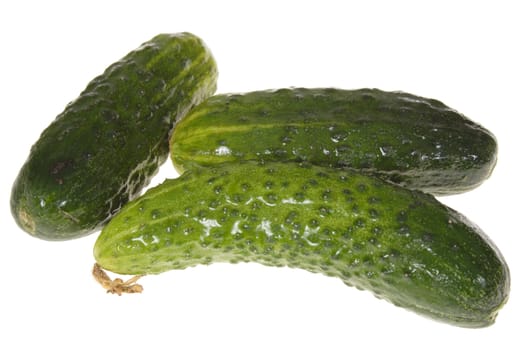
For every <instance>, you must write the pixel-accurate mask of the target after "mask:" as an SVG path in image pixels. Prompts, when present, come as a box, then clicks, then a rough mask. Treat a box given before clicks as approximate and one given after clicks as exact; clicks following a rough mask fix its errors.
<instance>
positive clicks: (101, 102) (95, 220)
mask: <svg viewBox="0 0 525 350" xmlns="http://www.w3.org/2000/svg"><path fill="white" fill-rule="evenodd" d="M217 74H218V73H217V67H216V63H215V60H214V58H213V57H212V55H211V52H210V51H209V50H208V48H207V47H206V46H205V45H204V43H203V42H202V41H201V39H200V38H198V37H196V36H194V35H192V34H190V33H178V34H160V35H158V36H156V37H154V38H153V39H151V40H150V41H148V42H145V43H144V44H143V45H141V46H140V47H139V48H137V49H136V50H134V51H132V52H130V53H129V54H128V55H127V56H125V57H124V58H122V59H121V60H119V61H118V62H116V63H114V64H112V65H111V66H110V67H108V68H107V69H106V70H105V71H104V73H103V74H102V75H100V76H98V77H96V78H95V79H93V80H92V81H91V82H90V83H89V84H88V86H87V87H86V89H85V90H84V91H83V92H82V93H81V94H80V96H79V97H78V98H77V99H76V100H74V101H73V102H71V103H70V104H68V105H67V107H66V108H65V110H64V111H63V112H62V113H61V114H60V115H58V117H57V118H56V119H55V121H53V123H52V124H51V125H49V127H48V128H47V129H46V130H44V131H43V133H42V134H41V136H40V138H39V140H38V141H37V142H36V143H35V144H34V145H33V147H32V148H31V152H30V154H29V157H28V159H27V161H26V163H25V164H24V165H23V167H22V169H21V170H20V173H19V175H18V177H17V179H16V181H15V183H14V186H13V190H12V195H11V210H12V213H13V216H14V217H15V219H16V221H17V223H18V224H19V225H20V227H21V228H23V229H24V230H25V231H27V232H29V233H30V234H32V235H34V236H35V237H39V238H43V239H46V240H66V239H72V238H77V237H81V236H83V235H86V234H88V233H90V232H93V231H94V230H96V229H98V228H99V227H100V226H101V225H102V224H104V223H105V222H106V221H107V220H108V219H109V218H110V217H111V216H112V215H114V213H115V212H117V211H118V210H119V209H120V208H121V206H122V205H123V204H124V203H126V202H127V201H129V200H130V199H132V198H134V197H135V196H136V195H138V194H139V193H140V191H141V190H142V188H143V187H144V186H146V185H147V184H148V183H149V181H150V179H151V177H152V176H153V175H154V174H155V173H156V172H157V170H158V167H159V166H160V164H161V163H163V162H164V161H165V160H166V159H167V157H168V152H169V133H170V131H171V129H172V128H173V125H174V122H175V121H176V120H178V119H180V118H181V117H183V116H184V115H185V114H186V113H187V112H188V111H189V109H190V108H192V107H193V106H195V105H196V104H198V103H200V102H201V101H203V100H204V99H205V98H207V97H209V96H210V95H212V94H213V93H214V92H215V90H216V81H217Z"/></svg>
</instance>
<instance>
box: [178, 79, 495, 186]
mask: <svg viewBox="0 0 525 350" xmlns="http://www.w3.org/2000/svg"><path fill="white" fill-rule="evenodd" d="M170 147H171V158H172V161H173V163H174V165H175V167H176V168H177V169H178V170H179V171H184V169H186V168H189V167H191V165H192V164H199V165H212V164H216V163H219V162H224V161H234V160H249V159H263V160H266V161H283V160H294V161H306V162H309V163H312V164H316V165H322V166H331V167H338V168H340V167H350V168H355V169H360V170H363V171H369V172H373V173H374V174H376V175H377V176H380V177H382V178H384V179H387V180H389V181H393V182H395V183H398V184H401V185H403V186H405V187H408V188H411V189H417V190H422V191H424V192H428V193H431V194H434V195H450V194H456V193H461V192H465V191H468V190H471V189H473V188H475V187H477V186H479V185H480V184H481V183H482V182H483V181H484V180H485V179H487V178H488V177H489V176H490V175H491V173H492V170H493V168H494V166H495V164H496V160H497V141H496V138H495V137H494V135H493V134H491V133H490V132H489V131H488V130H486V129H485V128H483V127H482V126H481V125H478V124H476V123H474V122H473V121H471V120H470V119H468V118H466V117H465V116H464V115H462V114H460V113H458V112H457V111H455V110H452V109H451V108H449V107H447V106H446V105H444V104H443V103H441V102H439V101H437V100H433V99H428V98H424V97H420V96H415V95H412V94H408V93H403V92H386V91H382V90H378V89H360V90H341V89H328V88H325V89H321V88H319V89H305V88H292V89H280V90H264V91H254V92H250V93H245V94H222V95H215V96H212V97H211V98H210V99H208V100H207V101H205V102H204V103H203V104H201V105H200V106H199V107H198V108H196V109H195V110H193V111H192V112H191V113H190V115H188V117H187V118H185V120H183V121H181V122H180V123H178V125H177V126H176V127H175V129H174V132H173V135H172V137H171V140H170Z"/></svg>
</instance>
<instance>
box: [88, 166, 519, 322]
mask: <svg viewBox="0 0 525 350" xmlns="http://www.w3.org/2000/svg"><path fill="white" fill-rule="evenodd" d="M94 256H95V258H96V261H97V262H98V264H100V266H102V267H103V268H105V269H107V270H110V271H114V272H117V273H122V274H156V273H161V272H163V271H167V270H171V269H184V268H187V267H190V266H194V265H197V264H210V263H213V262H232V263H235V262H258V263H261V264H264V265H269V266H288V267H292V268H301V269H305V270H308V271H311V272H318V273H323V274H325V275H328V276H335V277H339V278H340V279H341V280H343V281H344V282H345V283H346V284H348V285H351V286H356V287H358V288H361V289H366V290H370V291H372V292H373V293H374V294H375V295H376V296H378V297H380V298H384V299H386V300H388V301H390V302H392V303H394V304H395V305H398V306H401V307H404V308H407V309H410V310H412V311H415V312H417V313H420V314H422V315H425V316H428V317H431V318H434V319H437V320H440V321H443V322H448V323H451V324H455V325H459V326H464V327H482V326H487V325H490V324H491V323H493V322H494V319H495V317H496V314H497V311H498V309H499V308H500V307H501V306H502V305H503V304H504V303H505V302H506V300H507V297H508V293H509V284H510V282H509V271H508V268H507V265H506V263H505V261H504V259H503V258H502V256H501V254H500V253H499V252H498V250H497V248H496V247H495V246H494V245H493V244H492V243H491V242H490V241H489V240H488V239H487V238H486V236H485V235H484V234H483V233H482V232H481V230H480V229H479V228H477V227H476V226H475V225H473V224H471V223H470V222H469V221H468V220H467V219H466V218H464V217H462V216H461V215H460V214H458V213H457V212H455V211H454V210H452V209H450V208H448V207H446V206H444V205H442V204H441V203H440V202H438V201H437V200H435V199H434V198H433V197H432V196H430V195H427V194H424V193H422V192H418V191H410V190H407V189H405V188H403V187H400V186H397V185H393V184H390V183H387V182H385V181H382V180H380V179H377V178H374V177H371V176H367V175H363V174H360V173H354V172H352V171H349V172H348V171H342V170H336V169H329V168H322V167H315V166H306V165H303V164H298V163H267V164H264V165H260V164H256V163H252V162H246V163H242V164H229V163H225V164H222V165H219V166H214V167H208V168H195V169H193V170H191V171H188V172H186V173H184V174H183V175H182V176H181V177H179V178H177V179H174V180H166V181H165V182H164V183H163V184H161V185H159V186H157V187H155V188H152V189H150V190H149V191H148V192H146V193H145V194H144V195H143V196H141V197H140V198H138V199H137V200H135V201H133V202H131V203H128V205H127V206H126V207H124V208H123V209H122V211H121V212H120V213H119V214H118V215H116V216H115V217H114V218H113V219H112V220H111V221H110V222H109V223H108V225H107V226H105V227H104V229H103V230H102V233H101V235H100V236H99V238H98V240H97V241H96V243H95V247H94Z"/></svg>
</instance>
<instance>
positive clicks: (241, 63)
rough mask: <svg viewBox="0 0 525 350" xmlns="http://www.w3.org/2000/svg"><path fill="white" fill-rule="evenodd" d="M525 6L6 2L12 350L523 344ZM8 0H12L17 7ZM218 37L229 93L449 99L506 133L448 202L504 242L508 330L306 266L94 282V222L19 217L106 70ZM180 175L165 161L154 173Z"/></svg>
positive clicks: (0, 299)
mask: <svg viewBox="0 0 525 350" xmlns="http://www.w3.org/2000/svg"><path fill="white" fill-rule="evenodd" d="M519 3H520V1H503V0H498V1H492V2H488V1H471V2H468V1H443V0H442V1H412V2H409V1H382V2H381V1H340V2H336V1H329V0H323V1H318V2H312V1H304V0H303V1H297V2H292V1H288V2H287V1H284V0H282V1H275V2H274V1H269V0H265V1H260V2H255V1H254V2H249V1H244V2H241V1H239V2H238V3H233V2H230V1H215V2H214V1H207V2H206V1H195V0H193V1H184V2H178V1H165V2H161V1H154V0H148V1H142V2H136V1H122V2H119V1H95V0H91V1H84V2H78V3H77V2H74V1H68V2H65V1H64V2H63V3H57V2H55V1H49V0H48V1H22V0H21V1H16V2H15V1H11V2H8V1H5V2H2V5H0V26H1V28H0V36H1V40H0V45H1V46H0V50H1V51H0V73H1V74H0V87H1V91H0V101H1V102H0V111H1V114H2V123H3V126H2V127H1V133H2V135H1V137H0V140H1V142H2V144H1V147H0V150H1V152H2V154H1V159H2V163H3V164H2V168H1V172H0V174H1V182H0V183H1V196H0V198H1V201H0V205H1V210H0V215H1V220H0V225H1V230H0V348H1V349H34V348H37V347H38V348H42V349H51V348H52V349H76V348H80V349H117V348H118V349H130V350H131V349H168V348H171V349H175V348H177V349H204V348H208V349H250V348H251V349H268V348H269V349H299V348H302V349H313V348H317V349H320V348H323V349H325V348H326V349H330V348H338V349H341V348H354V349H363V348H367V349H368V348H374V349H376V348H377V349H378V348H383V349H385V348H388V349H398V348H403V349H421V348H425V349H459V348H468V349H489V348H490V349H497V348H501V347H504V348H506V349H512V348H514V349H518V348H520V349H523V334H520V333H519V332H520V331H522V329H523V326H522V324H523V315H524V313H525V308H524V302H523V298H525V293H524V278H523V276H524V272H523V271H524V270H523V269H524V268H525V267H524V260H525V259H524V255H525V254H524V245H523V244H524V243H523V236H524V234H525V232H524V226H523V210H522V209H523V198H524V195H525V193H524V191H523V175H522V174H523V171H522V170H521V163H522V162H523V160H522V159H523V154H524V149H525V144H524V137H523V129H522V128H523V119H524V117H525V115H524V108H523V87H524V85H523V84H524V83H523V82H524V81H525V75H524V69H523V66H524V62H525V57H524V54H523V51H522V50H523V46H524V38H523V33H525V28H524V24H523V23H524V14H525V13H524V11H523V10H522V9H521V8H520V7H519ZM8 4H9V5H8ZM180 31H189V32H193V33H194V34H197V35H198V36H200V37H201V38H203V39H204V41H205V42H206V43H207V44H208V46H209V47H210V48H211V50H212V52H213V53H214V56H215V58H216V60H217V62H218V65H219V70H220V78H219V91H218V92H233V91H235V92H239V91H249V90H256V89H267V88H279V87H288V86H304V87H328V86H330V87H339V88H347V89H354V88H362V87H375V88H380V89H384V90H404V91H406V92H410V93H414V94H418V95H422V96H425V97H432V98H436V99H439V100H441V101H443V102H444V103H446V104H447V105H449V106H450V107H452V108H455V109H457V110H458V111H460V112H462V113H464V114H465V115H467V116H468V117H470V118H471V119H474V120H475V121H477V122H479V123H481V124H482V125H484V126H485V127H487V128H488V129H490V130H491V131H492V132H494V134H495V135H496V136H497V138H498V141H499V146H500V150H499V161H498V165H497V167H496V170H495V171H494V173H493V176H492V177H491V178H490V179H489V180H488V181H486V182H485V183H484V184H483V185H482V186H481V187H479V188H478V189H476V190H474V191H472V192H469V193H466V194H463V195H459V196H453V197H446V198H441V199H442V201H443V202H445V203H447V204H448V205H450V206H452V207H454V208H455V209H457V210H459V211H461V212H463V213H464V214H465V215H466V216H467V217H469V218H470V219H471V220H472V221H474V222H476V223H477V224H478V225H479V226H481V227H482V228H483V229H484V230H485V232H486V233H487V234H488V235H489V236H490V237H491V238H492V240H493V241H494V242H495V243H496V244H497V245H498V247H499V248H500V250H501V251H502V252H503V254H504V256H505V257H506V259H507V262H508V264H509V266H510V269H511V273H512V292H511V298H510V301H509V302H508V304H507V305H506V306H505V307H504V308H503V310H502V311H501V312H500V315H499V317H498V319H497V322H496V324H495V325H493V326H492V327H489V328H484V329H477V330H471V329H463V328H457V327H452V326H449V325H445V324H441V323H436V322H434V321H430V320H427V319H424V318H422V317H420V316H416V315H414V314H412V313H409V312H407V311H405V310H403V309H400V308H396V307H394V306H392V305H390V304H388V303H386V302H384V301H380V300H378V299H376V298H374V297H373V296H372V295H371V294H370V293H368V292H360V291H357V290H356V289H353V288H349V287H346V286H345V285H344V284H343V283H341V282H340V281H338V280H336V279H333V278H328V277H324V276H321V275H314V274H310V273H307V272H304V271H300V270H289V269H285V268H282V269H278V268H269V267H262V266H258V265H254V264H241V265H227V264H222V265H221V264H217V265H212V266H208V267H197V268H192V269H188V270H184V271H172V272H168V273H165V274H162V275H159V276H149V277H146V278H144V279H143V280H142V284H143V285H144V287H145V291H144V293H143V294H141V295H127V296H122V297H118V296H115V295H108V294H106V293H105V292H104V291H103V290H102V289H101V287H100V286H99V285H98V284H97V283H96V282H95V281H94V280H93V278H92V277H91V275H90V270H91V267H92V264H93V257H92V246H93V243H94V241H95V239H96V236H97V234H93V235H91V236H89V237H86V238H82V239H78V240H74V241H68V242H45V241H41V240H38V239H35V238H32V237H30V236H29V235H27V234H25V233H24V232H23V231H21V230H20V229H19V228H18V227H17V226H16V224H15V223H14V220H13V219H12V217H11V214H10V210H9V196H10V189H11V185H12V183H13V181H14V179H15V177H16V175H17V172H18V170H19V168H20V167H21V165H22V163H23V162H24V160H25V159H26V157H27V155H28V152H29V148H30V146H31V145H32V144H33V143H34V142H35V141H36V139H37V138H38V136H39V134H40V132H41V131H42V130H43V129H44V128H45V127H46V126H47V125H48V124H49V123H50V122H51V121H52V120H53V119H54V117H55V116H56V115H57V114H59V113H60V112H61V111H62V110H63V108H64V107H65V105H66V104H67V103H68V102H69V101H71V100H73V99H74V98H75V97H76V96H78V94H79V93H80V92H81V91H82V90H83V89H84V87H85V86H86V84H87V83H88V82H89V81H90V80H91V79H92V78H94V77H95V76H96V75H98V74H100V73H101V72H102V71H103V70H104V69H105V68H106V67H107V66H108V65H109V64H111V63H112V62H114V61H116V60H117V59H119V58H121V57H122V56H124V55H125V54H126V53H127V52H129V51H130V50H132V49H134V48H136V47H137V46H138V45H140V44H141V43H142V42H144V41H146V40H148V39H150V38H151V37H153V36H154V35H156V34H158V33H161V32H180ZM176 175H177V174H176V173H175V172H174V170H172V168H171V164H170V163H166V164H165V165H164V166H163V167H162V169H161V171H160V173H159V174H158V176H157V177H156V179H155V181H154V183H158V182H159V181H161V180H163V179H164V178H166V177H174V176H176Z"/></svg>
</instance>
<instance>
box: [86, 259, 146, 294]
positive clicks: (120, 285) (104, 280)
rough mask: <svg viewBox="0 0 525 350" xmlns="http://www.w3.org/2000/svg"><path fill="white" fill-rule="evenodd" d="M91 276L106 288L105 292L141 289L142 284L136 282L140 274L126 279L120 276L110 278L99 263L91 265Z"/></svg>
mask: <svg viewBox="0 0 525 350" xmlns="http://www.w3.org/2000/svg"><path fill="white" fill-rule="evenodd" d="M93 277H95V280H97V282H98V283H100V285H101V286H102V287H104V289H106V291H107V293H111V294H118V295H122V294H123V293H128V294H131V293H142V291H143V288H142V286H141V285H140V284H137V283H136V282H137V281H138V279H139V278H141V277H142V275H137V276H133V277H131V278H130V279H129V280H127V281H124V280H122V279H121V278H115V279H114V280H112V279H111V278H109V276H108V274H107V273H106V271H104V270H103V269H102V268H101V267H100V265H99V264H96V263H95V265H94V266H93Z"/></svg>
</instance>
